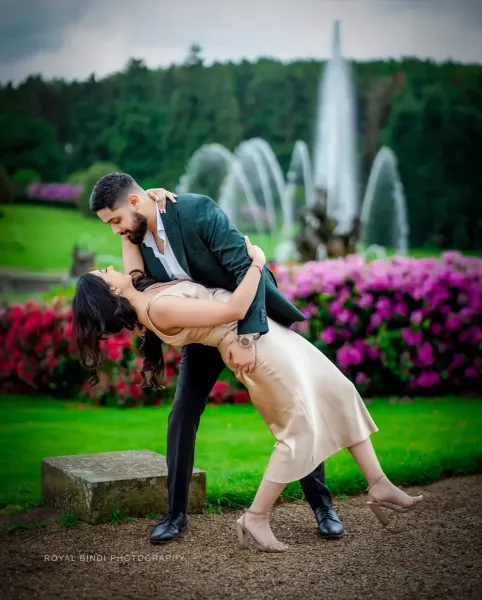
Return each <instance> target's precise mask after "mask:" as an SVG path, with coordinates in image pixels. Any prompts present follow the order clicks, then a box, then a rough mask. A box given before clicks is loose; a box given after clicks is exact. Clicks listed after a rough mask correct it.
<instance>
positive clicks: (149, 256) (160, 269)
mask: <svg viewBox="0 0 482 600" xmlns="http://www.w3.org/2000/svg"><path fill="white" fill-rule="evenodd" d="M141 251H142V255H143V257H144V264H145V266H146V267H147V270H148V273H147V275H150V276H151V277H154V279H157V280H158V281H170V280H171V278H170V277H169V275H168V274H167V271H166V269H165V268H164V265H163V264H162V262H161V261H160V260H159V259H158V258H157V256H156V255H155V254H154V251H153V250H152V248H149V246H146V245H145V244H142V246H141Z"/></svg>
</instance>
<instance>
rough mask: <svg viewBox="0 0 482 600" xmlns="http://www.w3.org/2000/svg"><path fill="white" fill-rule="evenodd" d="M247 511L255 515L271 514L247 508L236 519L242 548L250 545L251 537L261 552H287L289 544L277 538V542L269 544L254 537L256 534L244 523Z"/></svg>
mask: <svg viewBox="0 0 482 600" xmlns="http://www.w3.org/2000/svg"><path fill="white" fill-rule="evenodd" d="M247 512H249V513H251V514H253V515H269V512H267V513H261V512H256V511H254V510H249V509H248V508H246V509H245V512H244V513H243V514H242V515H241V517H240V518H239V519H237V521H236V524H237V529H238V540H239V545H240V546H241V547H242V548H247V547H248V546H249V539H250V538H251V540H252V542H253V543H254V546H255V548H256V550H259V551H260V552H286V551H287V550H288V546H286V544H282V543H281V542H279V541H278V540H276V542H273V543H272V544H268V545H263V544H261V543H260V542H258V540H257V539H256V538H255V537H254V535H253V534H252V533H251V532H250V531H248V530H247V529H246V527H245V525H244V518H245V516H246V513H247Z"/></svg>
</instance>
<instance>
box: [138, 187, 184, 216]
mask: <svg viewBox="0 0 482 600" xmlns="http://www.w3.org/2000/svg"><path fill="white" fill-rule="evenodd" d="M146 192H147V195H148V196H149V198H151V200H155V201H156V202H157V204H158V206H159V210H160V211H161V213H165V212H166V204H167V201H168V200H170V201H171V202H173V203H174V204H176V202H177V200H176V198H177V195H176V194H174V193H173V192H168V191H167V190H165V189H164V188H153V189H151V190H146Z"/></svg>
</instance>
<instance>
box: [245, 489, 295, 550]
mask: <svg viewBox="0 0 482 600" xmlns="http://www.w3.org/2000/svg"><path fill="white" fill-rule="evenodd" d="M285 487H286V483H274V482H273V481H268V480H267V479H265V478H263V479H262V481H261V484H260V486H259V488H258V491H257V492H256V496H255V498H254V500H253V502H252V504H251V506H250V507H249V511H253V512H254V513H263V514H259V515H257V514H253V512H246V513H245V514H244V526H245V527H246V529H247V530H248V531H249V533H251V534H252V535H253V537H254V538H255V539H256V541H257V542H258V543H259V544H260V545H262V546H270V545H271V544H274V543H275V542H276V541H277V540H276V538H275V537H274V535H273V532H272V531H271V527H270V526H269V511H270V510H271V508H272V507H273V504H274V503H275V502H276V500H277V499H278V497H279V495H280V494H281V492H282V491H283V490H284V488H285Z"/></svg>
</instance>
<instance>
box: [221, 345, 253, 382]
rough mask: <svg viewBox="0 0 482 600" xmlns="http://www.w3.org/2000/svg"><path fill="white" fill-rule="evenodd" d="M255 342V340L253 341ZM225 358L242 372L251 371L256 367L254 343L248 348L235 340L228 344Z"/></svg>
mask: <svg viewBox="0 0 482 600" xmlns="http://www.w3.org/2000/svg"><path fill="white" fill-rule="evenodd" d="M255 343H256V342H255ZM226 359H227V360H228V361H229V362H231V363H232V364H233V366H234V367H237V368H238V369H240V370H241V371H242V372H243V373H245V374H249V373H252V372H253V371H254V369H255V367H256V347H255V344H253V345H252V346H250V347H249V348H243V346H241V345H240V344H239V342H238V341H237V340H235V341H234V342H231V344H229V346H228V349H227V352H226Z"/></svg>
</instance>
